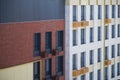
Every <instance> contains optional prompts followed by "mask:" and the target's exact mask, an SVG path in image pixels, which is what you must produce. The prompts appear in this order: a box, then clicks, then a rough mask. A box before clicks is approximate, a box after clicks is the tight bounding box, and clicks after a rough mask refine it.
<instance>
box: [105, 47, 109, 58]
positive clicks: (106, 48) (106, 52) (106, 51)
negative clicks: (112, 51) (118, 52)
mask: <svg viewBox="0 0 120 80" xmlns="http://www.w3.org/2000/svg"><path fill="white" fill-rule="evenodd" d="M108 51H109V50H108V47H105V60H108Z"/></svg>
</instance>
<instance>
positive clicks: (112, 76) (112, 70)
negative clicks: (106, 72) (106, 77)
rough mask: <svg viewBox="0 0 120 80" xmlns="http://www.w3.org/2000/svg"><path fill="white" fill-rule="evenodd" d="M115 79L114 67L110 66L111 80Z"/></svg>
mask: <svg viewBox="0 0 120 80" xmlns="http://www.w3.org/2000/svg"><path fill="white" fill-rule="evenodd" d="M114 77H115V65H114V64H113V65H112V66H111V78H114Z"/></svg>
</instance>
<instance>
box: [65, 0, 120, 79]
mask: <svg viewBox="0 0 120 80" xmlns="http://www.w3.org/2000/svg"><path fill="white" fill-rule="evenodd" d="M76 1H77V2H76ZM104 1H105V0H75V1H73V0H67V2H69V3H67V2H66V6H65V15H66V16H65V21H66V22H65V31H66V37H65V38H66V43H65V44H66V45H65V46H66V50H65V53H66V55H65V58H66V59H65V62H66V63H65V64H66V65H68V66H69V67H68V66H66V67H65V71H66V77H65V80H73V79H74V78H76V80H81V79H80V78H81V75H78V76H73V72H74V70H73V69H72V68H73V67H72V64H73V61H72V56H73V54H76V55H77V59H76V60H77V61H76V66H77V69H76V71H79V70H80V69H81V60H80V59H81V52H85V55H86V59H85V64H86V67H88V68H89V71H88V72H87V73H85V76H86V79H85V80H89V78H90V77H89V73H90V72H94V77H93V79H94V80H97V76H98V75H97V70H99V69H101V80H104V79H103V78H104V68H105V67H107V66H105V64H104V54H105V52H104V51H105V46H109V59H110V60H111V62H112V63H111V64H110V65H109V66H108V74H109V78H108V80H117V79H119V78H120V76H117V63H118V62H120V60H119V56H117V49H115V51H116V52H115V55H116V56H115V58H111V45H113V44H114V45H115V47H116V48H117V44H119V43H120V38H118V37H117V31H116V33H115V34H116V37H115V38H113V39H112V38H111V27H112V25H113V24H114V25H115V29H116V30H117V25H118V24H120V22H119V21H120V20H119V18H118V17H117V15H118V13H117V10H116V14H115V15H116V17H115V18H112V17H111V15H109V18H110V19H111V23H109V24H105V23H104V20H105V17H104ZM118 2H119V0H116V1H114V0H106V1H105V5H106V4H109V6H110V7H109V9H110V11H109V13H110V14H112V13H111V11H112V7H111V4H115V5H116V9H117V4H118ZM77 3H79V4H77ZM73 5H74V6H75V5H76V16H77V20H76V21H75V22H81V5H85V6H86V20H85V21H88V22H89V25H88V26H84V27H81V26H78V27H73ZM90 5H94V13H95V14H94V19H93V20H90V14H89V13H90ZM98 5H102V13H101V14H102V19H99V20H98V15H97V14H98V9H97V6H98ZM106 25H108V26H109V30H110V32H109V40H104V35H105V32H104V30H105V26H106ZM99 26H101V28H102V32H101V33H102V34H101V35H102V40H101V41H98V40H97V33H98V31H97V28H98V27H99ZM91 27H93V28H94V42H92V43H90V40H89V39H90V37H89V34H90V32H89V31H90V28H91ZM82 28H85V29H86V35H85V36H86V44H82V45H81V41H80V39H81V38H80V35H81V31H80V30H81V29H82ZM73 30H76V31H77V45H76V46H73V41H72V40H73V34H72V31H73ZM98 48H101V49H102V52H101V53H102V54H101V57H102V58H101V60H102V61H101V62H97V56H98V55H97V49H98ZM90 50H94V63H93V65H90V63H89V60H90V58H89V57H90V56H89V55H90V54H89V51H90ZM112 64H115V78H113V79H112V78H111V74H112V73H111V65H112ZM76 74H77V73H76ZM78 74H79V72H78ZM82 75H83V74H82Z"/></svg>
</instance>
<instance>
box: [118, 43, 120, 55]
mask: <svg viewBox="0 0 120 80" xmlns="http://www.w3.org/2000/svg"><path fill="white" fill-rule="evenodd" d="M117 55H118V56H120V44H117Z"/></svg>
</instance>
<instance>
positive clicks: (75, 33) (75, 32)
mask: <svg viewBox="0 0 120 80" xmlns="http://www.w3.org/2000/svg"><path fill="white" fill-rule="evenodd" d="M75 45H77V31H76V30H73V46H75Z"/></svg>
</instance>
